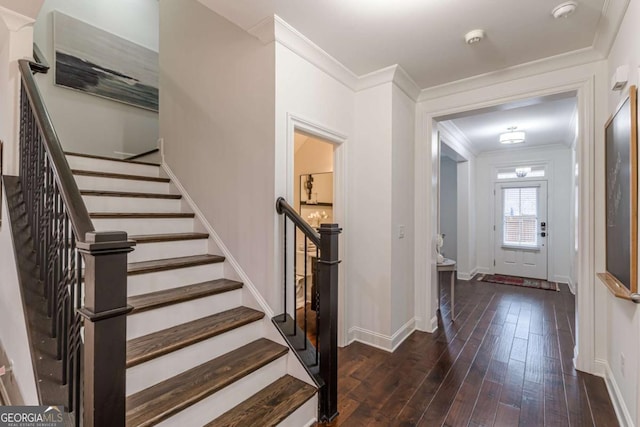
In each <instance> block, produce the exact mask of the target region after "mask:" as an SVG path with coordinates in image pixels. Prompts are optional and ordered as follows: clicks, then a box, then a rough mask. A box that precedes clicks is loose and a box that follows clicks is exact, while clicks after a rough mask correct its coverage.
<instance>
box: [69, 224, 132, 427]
mask: <svg viewBox="0 0 640 427" xmlns="http://www.w3.org/2000/svg"><path fill="white" fill-rule="evenodd" d="M134 244H135V243H133V242H130V241H127V233H125V232H90V233H87V235H86V238H85V242H78V244H77V247H78V250H79V251H80V252H81V253H82V254H83V255H84V256H83V258H84V263H85V273H84V276H85V280H84V281H85V286H84V289H85V298H84V306H83V307H82V308H80V309H79V310H78V312H79V313H80V314H81V315H82V316H83V317H84V319H85V320H84V391H83V405H84V416H83V422H84V426H85V427H124V425H125V412H126V407H125V397H126V390H125V386H126V377H125V375H126V357H127V354H126V351H127V348H126V342H127V337H126V335H127V313H129V312H130V311H131V309H132V308H131V307H130V306H129V305H127V254H128V253H129V252H131V251H132V250H133V248H132V246H133V245H134Z"/></svg>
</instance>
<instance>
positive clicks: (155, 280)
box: [127, 262, 224, 296]
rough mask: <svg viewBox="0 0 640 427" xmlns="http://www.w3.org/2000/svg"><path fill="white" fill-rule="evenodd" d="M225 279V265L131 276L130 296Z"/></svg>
mask: <svg viewBox="0 0 640 427" xmlns="http://www.w3.org/2000/svg"><path fill="white" fill-rule="evenodd" d="M223 277H224V263H222V262H218V263H215V264H207V265H199V266H197V267H187V268H176V269H174V270H166V271H157V272H154V273H146V274H136V275H134V276H129V280H128V285H127V286H128V288H129V289H128V295H129V296H133V295H140V294H148V293H150V292H157V291H163V290H166V289H173V288H175V287H176V286H186V285H194V284H196V283H202V282H206V281H208V280H216V279H222V278H223Z"/></svg>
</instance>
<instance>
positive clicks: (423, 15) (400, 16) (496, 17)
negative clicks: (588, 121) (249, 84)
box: [199, 0, 624, 88]
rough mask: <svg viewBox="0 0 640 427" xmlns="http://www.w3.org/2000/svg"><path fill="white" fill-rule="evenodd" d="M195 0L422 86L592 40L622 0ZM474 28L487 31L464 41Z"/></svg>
mask: <svg viewBox="0 0 640 427" xmlns="http://www.w3.org/2000/svg"><path fill="white" fill-rule="evenodd" d="M199 1H200V2H201V3H203V4H205V5H206V6H207V7H209V8H210V9H212V10H214V11H216V12H217V13H219V14H220V15H222V16H224V17H226V18H227V19H229V20H230V21H232V22H234V23H236V24H237V25H238V26H240V27H242V28H244V29H245V30H248V29H250V28H252V27H254V26H255V25H256V24H258V23H259V22H260V21H262V20H263V19H264V18H266V17H268V16H272V15H273V14H277V15H278V16H280V17H281V18H282V19H284V20H285V21H286V22H287V23H289V24H290V25H291V26H293V27H294V28H296V29H297V30H298V31H300V32H301V33H302V34H304V35H305V36H307V37H308V38H309V39H310V40H312V41H313V42H314V43H316V44H317V45H318V46H320V47H321V48H322V49H324V50H325V51H326V52H328V53H329V54H330V55H332V56H333V57H335V58H336V59H337V60H338V61H340V62H341V63H343V64H344V65H345V66H347V67H348V68H349V69H350V70H351V71H353V72H354V73H356V74H357V75H363V74H366V73H369V72H372V71H376V70H379V69H381V68H384V67H387V66H390V65H394V64H400V65H401V66H402V67H403V68H404V69H405V70H406V71H407V72H408V73H409V75H410V76H411V77H412V78H413V79H414V80H415V81H416V83H417V84H418V86H420V87H421V88H426V87H431V86H435V85H438V84H442V83H446V82H451V81H455V80H459V79H463V78H466V77H471V76H475V75H479V74H483V73H487V72H491V71H496V70H499V69H503V68H505V67H509V66H513V65H517V64H522V63H526V62H530V61H534V60H538V59H542V58H546V57H549V56H553V55H558V54H561V53H565V52H570V51H574V50H578V49H582V48H588V47H591V46H592V45H594V40H595V38H596V34H597V33H598V31H600V30H602V29H603V28H605V29H606V28H607V27H611V26H612V22H607V19H604V18H603V19H601V17H602V16H603V7H606V6H605V4H607V5H608V7H609V9H611V3H618V2H620V1H624V0H606V1H605V0H579V1H578V3H579V7H578V10H577V11H576V12H575V13H574V14H573V15H572V16H570V17H568V18H566V19H554V18H553V17H552V16H551V10H552V9H553V7H555V6H556V5H558V4H559V3H561V2H562V1H564V0H520V1H514V0H446V1H443V0H322V1H318V0H199ZM601 21H602V22H601ZM475 28H482V29H484V30H485V31H486V34H487V37H486V38H485V40H483V41H482V42H481V43H478V44H476V45H472V46H469V45H467V44H465V42H464V34H465V33H466V32H468V31H470V30H472V29H475ZM614 33H615V31H614Z"/></svg>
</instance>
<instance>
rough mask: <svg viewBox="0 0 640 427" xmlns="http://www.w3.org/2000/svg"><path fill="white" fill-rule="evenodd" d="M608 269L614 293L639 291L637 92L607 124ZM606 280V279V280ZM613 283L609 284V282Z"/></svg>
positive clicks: (624, 295)
mask: <svg viewBox="0 0 640 427" xmlns="http://www.w3.org/2000/svg"><path fill="white" fill-rule="evenodd" d="M605 174H606V190H605V194H606V217H605V218H606V267H607V272H606V275H605V277H603V281H605V284H607V286H608V287H609V288H612V286H616V287H617V288H612V290H613V291H614V294H616V296H619V297H621V298H628V297H629V296H630V294H633V293H637V292H638V103H637V89H636V87H635V86H631V88H630V90H629V95H628V96H627V97H626V98H625V99H624V101H623V102H622V103H621V104H620V106H619V107H618V109H617V110H616V112H615V113H614V114H613V116H611V118H610V119H609V121H607V124H606V125H605ZM605 279H606V280H605ZM607 282H609V283H607Z"/></svg>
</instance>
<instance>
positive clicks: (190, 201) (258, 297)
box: [162, 152, 274, 319]
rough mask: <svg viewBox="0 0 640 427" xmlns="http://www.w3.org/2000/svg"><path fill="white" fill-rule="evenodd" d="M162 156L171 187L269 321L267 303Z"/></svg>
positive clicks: (163, 166) (269, 310) (269, 311)
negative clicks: (180, 196) (172, 186)
mask: <svg viewBox="0 0 640 427" xmlns="http://www.w3.org/2000/svg"><path fill="white" fill-rule="evenodd" d="M162 154H163V156H162V168H163V169H164V171H165V172H166V173H167V175H168V176H169V178H170V179H171V183H172V184H173V185H175V186H176V188H178V190H179V191H180V193H181V194H182V197H183V200H184V201H186V202H187V204H188V205H189V207H190V208H191V209H192V210H193V212H194V213H195V215H196V218H198V220H199V221H200V223H201V224H202V225H203V226H204V228H205V229H206V230H207V232H208V233H209V235H210V236H211V238H212V239H213V241H214V242H215V244H216V245H217V246H218V248H219V249H220V251H222V255H224V257H225V259H226V261H228V262H229V265H230V266H231V268H233V270H234V272H235V273H236V274H237V275H238V277H239V278H240V281H242V283H243V284H244V286H245V287H246V289H248V290H249V292H250V293H251V295H252V296H253V297H254V298H255V300H256V302H257V303H258V305H259V306H260V308H261V309H262V311H263V312H264V314H265V316H267V318H269V319H271V318H272V317H273V316H274V314H273V310H272V309H271V307H270V306H269V304H267V301H266V300H265V299H264V298H263V297H262V295H261V294H260V292H258V289H257V288H256V286H255V285H254V284H253V282H252V281H251V279H249V276H248V275H247V273H245V271H244V270H243V269H242V267H240V264H239V263H238V261H236V259H235V258H234V257H233V255H232V254H231V251H229V249H228V248H227V246H226V245H225V244H224V242H223V241H222V239H221V238H220V236H219V235H218V233H216V231H215V230H214V229H213V227H212V226H211V224H210V223H209V221H207V219H206V217H205V216H204V214H203V213H202V211H201V210H200V209H199V208H198V206H197V205H196V203H195V202H194V201H193V199H192V198H191V196H189V193H188V192H187V190H186V189H185V188H184V186H183V185H182V183H180V180H179V179H178V177H177V176H176V175H175V174H174V173H173V171H172V170H171V168H170V167H169V165H168V164H167V163H166V162H165V161H164V152H163V153H162Z"/></svg>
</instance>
